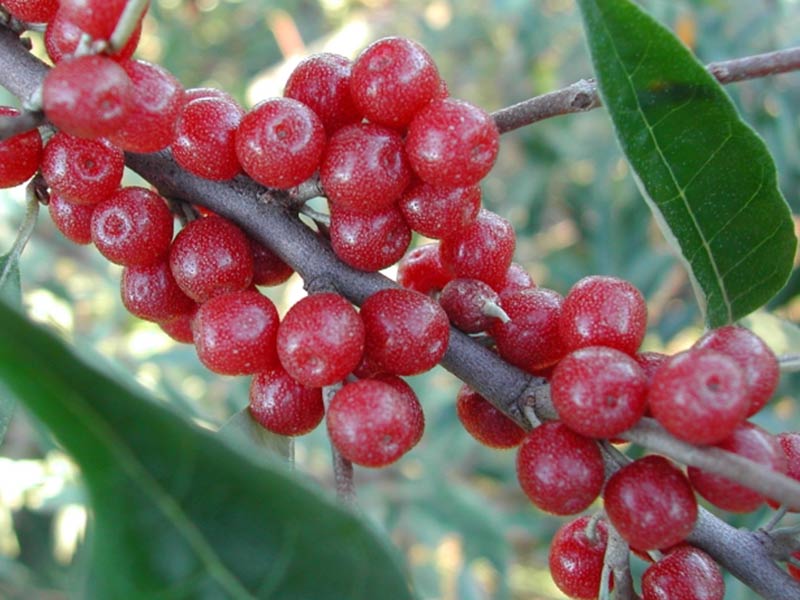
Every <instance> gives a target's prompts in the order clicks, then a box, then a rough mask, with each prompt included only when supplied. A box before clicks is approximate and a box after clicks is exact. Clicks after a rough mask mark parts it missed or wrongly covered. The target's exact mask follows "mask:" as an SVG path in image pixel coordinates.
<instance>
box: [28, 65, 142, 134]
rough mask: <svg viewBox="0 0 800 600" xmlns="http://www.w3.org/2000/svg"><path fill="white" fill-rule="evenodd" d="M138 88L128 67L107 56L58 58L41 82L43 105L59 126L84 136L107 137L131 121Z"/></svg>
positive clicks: (63, 129)
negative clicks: (130, 75)
mask: <svg viewBox="0 0 800 600" xmlns="http://www.w3.org/2000/svg"><path fill="white" fill-rule="evenodd" d="M135 94H136V90H135V88H134V85H133V82H132V81H131V79H130V77H129V75H128V74H127V73H126V72H125V70H124V69H123V68H122V67H121V66H120V65H119V64H117V63H116V62H115V61H113V60H111V59H110V58H107V57H105V56H99V55H94V54H88V55H84V56H78V57H75V58H69V59H65V60H62V61H59V62H58V63H57V64H56V66H55V67H53V68H52V69H51V70H50V71H49V72H48V73H47V75H46V76H45V78H44V82H43V83H42V105H43V108H44V112H45V114H46V115H47V118H48V119H49V120H50V121H51V122H52V123H53V125H55V126H56V127H58V128H59V129H61V130H62V131H64V132H65V133H69V134H70V135H74V136H76V137H82V138H98V137H105V136H109V135H111V134H114V133H115V132H117V131H119V129H120V128H121V127H122V126H123V125H124V124H125V123H126V122H127V121H128V119H129V118H130V117H131V114H132V112H131V111H132V108H133V106H134V102H135Z"/></svg>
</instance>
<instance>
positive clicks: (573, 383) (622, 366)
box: [550, 346, 647, 545]
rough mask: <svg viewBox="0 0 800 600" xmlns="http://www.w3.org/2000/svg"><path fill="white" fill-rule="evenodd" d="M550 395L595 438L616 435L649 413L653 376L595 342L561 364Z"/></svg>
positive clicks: (567, 418)
mask: <svg viewBox="0 0 800 600" xmlns="http://www.w3.org/2000/svg"><path fill="white" fill-rule="evenodd" d="M550 397H551V398H552V400H553V406H554V407H555V409H556V410H557V411H558V415H559V416H560V417H561V419H562V420H563V421H564V423H566V424H567V425H568V426H569V428H570V429H572V430H574V431H577V432H578V433H580V434H583V435H587V436H589V437H598V438H608V437H613V436H615V435H617V434H618V433H622V432H623V431H625V430H626V429H628V428H630V427H633V425H635V424H636V422H637V421H638V420H639V419H640V418H641V417H642V415H643V414H644V410H645V405H646V400H647V377H646V376H645V374H644V372H643V371H642V369H641V367H640V366H639V365H638V364H637V363H636V361H635V360H633V359H632V358H631V357H630V356H628V355H627V354H624V353H622V352H620V351H619V350H614V349H613V348H605V347H603V346H589V347H588V348H581V349H580V350H576V351H575V352H572V353H571V354H568V355H567V356H566V357H565V358H564V359H563V360H562V361H561V362H559V363H558V365H557V366H556V368H555V371H553V376H552V379H551V380H550ZM634 545H635V544H634Z"/></svg>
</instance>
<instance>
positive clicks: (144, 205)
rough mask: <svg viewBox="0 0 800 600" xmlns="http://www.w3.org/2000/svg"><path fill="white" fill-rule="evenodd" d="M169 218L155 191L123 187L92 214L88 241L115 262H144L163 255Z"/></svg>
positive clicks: (169, 232)
mask: <svg viewBox="0 0 800 600" xmlns="http://www.w3.org/2000/svg"><path fill="white" fill-rule="evenodd" d="M173 220H174V219H173V217H172V213H171V212H170V210H169V208H167V204H166V202H164V199H163V198H162V197H161V196H159V195H158V194H156V193H154V192H151V191H150V190H147V189H145V188H140V187H125V188H122V189H120V190H119V191H117V192H115V193H114V194H113V195H112V196H111V197H110V198H108V200H105V201H103V202H101V203H100V204H98V205H97V206H96V207H95V209H94V213H92V241H93V242H94V245H95V246H96V247H97V249H98V250H99V251H100V254H102V255H103V256H105V257H106V258H107V259H108V260H110V261H111V262H113V263H116V264H118V265H145V264H150V263H153V262H156V261H157V260H159V259H160V258H161V257H163V256H166V254H167V252H168V251H169V246H170V242H172V231H173Z"/></svg>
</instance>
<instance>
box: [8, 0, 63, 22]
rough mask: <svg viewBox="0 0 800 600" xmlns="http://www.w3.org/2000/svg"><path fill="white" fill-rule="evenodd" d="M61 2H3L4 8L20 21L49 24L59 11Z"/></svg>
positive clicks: (52, 0)
mask: <svg viewBox="0 0 800 600" xmlns="http://www.w3.org/2000/svg"><path fill="white" fill-rule="evenodd" d="M58 3H59V0H3V7H4V8H5V9H6V10H7V11H8V12H10V13H11V14H12V15H13V16H15V17H16V18H17V19H19V20H20V21H25V22H26V23H48V22H49V21H50V20H51V19H52V18H53V16H55V14H56V11H57V10H58Z"/></svg>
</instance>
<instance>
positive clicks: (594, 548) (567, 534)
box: [549, 517, 608, 600]
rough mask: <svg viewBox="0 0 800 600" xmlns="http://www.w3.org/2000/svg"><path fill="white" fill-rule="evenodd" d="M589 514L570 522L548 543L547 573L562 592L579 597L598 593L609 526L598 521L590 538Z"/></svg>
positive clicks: (591, 597)
mask: <svg viewBox="0 0 800 600" xmlns="http://www.w3.org/2000/svg"><path fill="white" fill-rule="evenodd" d="M588 525H589V517H580V518H579V519H576V520H574V521H570V522H569V523H566V524H565V525H562V526H561V528H560V529H559V530H558V531H557V532H556V534H555V536H554V537H553V541H552V542H551V543H550V557H549V565H550V575H551V576H552V578H553V581H554V582H555V584H556V585H557V586H558V589H560V590H561V591H562V592H564V594H566V595H567V596H569V597H570V598H576V599H579V600H595V599H596V598H598V597H599V596H600V580H601V576H602V572H603V557H604V556H605V553H606V546H607V545H608V528H607V526H606V523H605V522H604V521H597V523H596V526H595V527H594V530H593V537H592V538H590V537H588V536H587V526H588Z"/></svg>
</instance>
